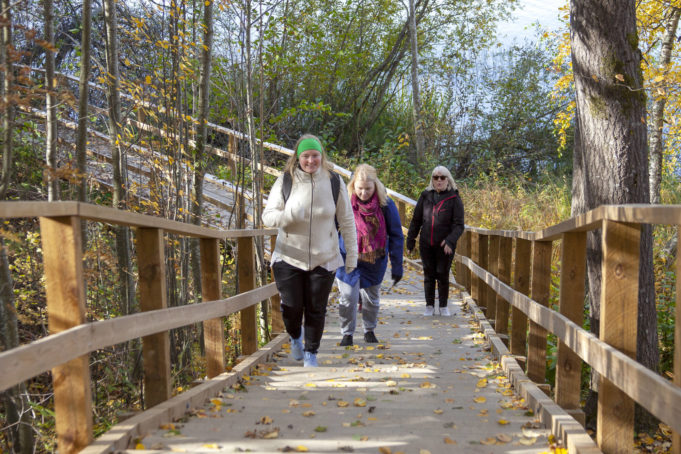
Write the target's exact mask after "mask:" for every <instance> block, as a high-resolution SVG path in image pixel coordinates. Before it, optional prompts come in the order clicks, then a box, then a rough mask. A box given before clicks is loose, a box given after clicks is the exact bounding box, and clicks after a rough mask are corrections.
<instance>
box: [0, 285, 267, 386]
mask: <svg viewBox="0 0 681 454" xmlns="http://www.w3.org/2000/svg"><path fill="white" fill-rule="evenodd" d="M276 294H277V291H276V285H275V284H267V285H266V286H264V287H258V288H256V289H254V290H251V291H248V292H244V293H240V294H238V295H236V296H232V297H230V298H225V299H220V300H215V301H207V302H202V303H200V304H190V305H187V306H177V307H170V308H167V309H159V310H154V311H148V312H140V313H137V314H132V315H125V316H121V317H116V318H111V319H107V320H101V321H96V322H91V323H86V324H83V325H79V326H76V327H74V328H70V329H68V330H66V331H62V332H60V333H57V334H50V335H49V336H46V337H44V338H42V339H39V340H37V341H34V342H31V343H30V344H26V345H22V346H20V347H17V348H15V349H12V350H8V351H5V352H2V353H0V370H2V371H3V372H2V375H0V391H4V390H6V389H7V388H9V387H11V386H13V385H16V384H17V383H21V382H22V381H25V380H27V379H29V378H31V377H35V376H36V375H39V374H41V373H43V372H46V371H48V370H50V369H51V368H53V367H55V366H58V365H59V364H63V363H66V362H68V361H70V360H72V359H74V358H77V357H79V356H82V355H86V354H88V353H91V352H93V351H95V350H99V349H102V348H106V347H110V346H112V345H116V344H119V343H121V342H125V341H128V340H130V339H137V338H140V337H143V336H148V335H150V334H156V333H160V332H164V331H168V330H169V329H173V328H179V327H182V326H186V325H190V324H192V323H197V322H202V321H204V320H209V319H211V318H217V317H224V316H227V315H230V314H233V313H235V312H239V311H240V310H242V309H244V308H247V307H251V306H252V305H254V304H257V303H259V302H260V301H263V300H266V299H267V298H269V297H271V296H274V295H276Z"/></svg>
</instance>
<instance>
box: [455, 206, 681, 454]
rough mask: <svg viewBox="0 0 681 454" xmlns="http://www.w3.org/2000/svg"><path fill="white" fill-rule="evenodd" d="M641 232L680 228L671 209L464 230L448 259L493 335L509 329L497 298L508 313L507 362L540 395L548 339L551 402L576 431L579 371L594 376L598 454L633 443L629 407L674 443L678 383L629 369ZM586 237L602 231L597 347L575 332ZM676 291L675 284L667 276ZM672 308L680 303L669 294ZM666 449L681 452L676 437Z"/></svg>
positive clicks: (618, 209) (678, 211)
mask: <svg viewBox="0 0 681 454" xmlns="http://www.w3.org/2000/svg"><path fill="white" fill-rule="evenodd" d="M642 224H662V225H676V226H679V227H681V205H645V204H630V205H609V206H601V207H598V208H596V209H593V210H591V211H589V212H587V213H584V214H582V215H580V216H577V217H575V218H572V219H569V220H567V221H564V222H561V223H559V224H556V225H553V226H550V227H548V228H546V229H543V230H540V231H537V232H525V231H508V230H489V229H482V228H470V227H467V229H466V231H465V233H464V237H463V240H462V248H460V249H459V251H458V254H457V256H456V261H457V263H458V268H457V270H458V271H459V272H460V273H461V275H462V276H461V280H462V281H463V282H464V283H465V284H466V288H467V289H469V291H470V294H471V296H472V297H473V299H474V300H476V301H479V302H480V303H482V306H483V307H481V309H483V308H484V309H485V315H486V317H487V318H488V319H489V320H490V323H491V324H493V325H494V327H495V329H496V330H497V331H499V330H500V329H501V330H502V331H503V330H504V329H505V327H506V326H507V325H508V322H509V314H508V311H505V310H503V308H502V307H501V306H500V305H499V301H500V300H499V298H501V299H502V300H504V301H506V302H508V303H509V304H510V305H511V307H512V317H511V320H512V323H511V327H512V333H511V338H510V345H511V353H512V354H513V355H514V357H516V358H517V359H518V360H520V361H521V362H523V363H524V364H525V365H526V367H527V375H528V376H529V378H530V379H531V380H533V381H534V382H537V383H539V385H540V386H546V385H545V384H544V381H545V369H546V361H547V359H546V342H547V335H548V334H549V333H550V334H553V335H555V336H556V338H557V339H558V341H559V345H558V356H557V360H556V394H555V399H556V402H557V403H558V404H560V405H561V406H563V407H564V409H565V410H566V411H567V412H568V413H570V414H571V415H573V416H574V417H576V418H578V419H581V421H582V424H583V423H584V420H583V417H584V414H583V412H582V411H581V409H580V405H579V397H580V384H581V383H580V376H581V368H582V361H584V362H586V363H587V364H588V365H589V366H591V368H592V369H593V370H594V371H595V372H597V373H598V374H600V375H599V377H600V380H601V382H600V385H599V393H598V430H597V433H596V435H597V442H598V444H599V447H600V449H602V450H603V451H604V452H605V453H610V452H624V451H627V450H629V449H630V447H631V445H632V443H633V442H634V440H633V435H634V402H637V403H638V404H639V405H641V406H642V407H643V408H645V409H646V410H648V411H649V412H650V413H652V414H653V415H654V416H656V417H657V418H659V419H660V420H662V421H663V422H664V423H666V424H668V425H669V426H670V427H671V428H672V429H673V430H674V431H675V434H676V433H681V387H680V386H679V385H680V384H681V379H678V377H676V376H675V377H674V380H673V381H669V380H666V379H665V378H664V377H662V376H660V375H659V374H657V373H656V372H654V371H652V370H649V369H648V368H646V367H645V366H643V365H642V364H640V363H638V362H637V361H636V359H635V358H636V337H637V332H638V330H637V317H638V280H639V241H640V235H641V225H642ZM595 229H600V230H601V231H602V234H601V242H602V245H603V256H602V263H601V266H602V269H603V284H602V288H601V295H600V298H601V300H600V308H601V313H600V316H599V319H600V338H597V337H596V336H594V335H593V334H591V333H589V332H588V331H586V330H585V329H583V328H582V327H581V324H582V321H583V318H582V316H583V310H584V308H583V304H584V295H585V291H584V289H583V286H584V285H583V283H584V276H585V271H586V252H587V251H586V232H588V231H590V230H595ZM501 240H510V241H513V240H515V242H516V247H515V251H516V254H515V257H514V258H515V271H514V282H513V284H512V285H513V287H512V286H511V284H510V283H509V282H506V283H504V282H502V281H506V280H507V279H506V278H504V276H502V275H501V274H502V273H501V272H500V269H501V266H502V261H506V264H508V261H509V260H511V250H512V248H511V247H506V248H505V251H506V252H504V253H503V254H502V253H500V249H501V248H500V246H499V244H500V241H501ZM556 240H561V241H562V243H561V244H562V249H563V250H562V253H561V267H560V273H561V279H560V282H561V284H560V285H561V287H560V312H557V311H554V310H553V309H551V308H549V307H547V305H548V304H547V303H548V300H549V295H550V292H549V282H550V278H551V267H550V260H549V259H550V256H552V254H553V249H552V247H553V241H556ZM488 245H489V251H488ZM487 260H489V262H490V263H489V266H488V264H487ZM486 268H489V269H486ZM677 268H678V269H681V268H680V267H678V266H677ZM467 272H470V273H471V278H468V277H467ZM530 273H531V284H532V285H531V286H530ZM457 277H458V276H457ZM678 286H681V276H678V275H677V288H678ZM490 291H491V292H494V293H495V294H496V296H497V300H496V302H493V299H492V298H490V297H489V296H488V292H490ZM679 298H681V293H678V294H677V300H678V299H679ZM679 305H681V300H679V301H677V308H678V307H679ZM484 306H487V307H484ZM680 313H681V312H680ZM528 320H529V321H530V329H529V336H528V331H527V328H526V326H527V325H526V323H527V321H528ZM679 332H681V331H678V330H677V335H676V337H675V347H674V348H675V350H676V351H679V350H680V349H681V336H679V335H678V333H679ZM528 347H529V348H528ZM677 359H678V360H679V361H676V360H677ZM677 362H681V356H677V357H676V358H675V368H676V369H675V370H681V369H679V368H680V367H681V365H679V364H676V363H677ZM652 390H654V391H652ZM563 436H564V437H569V435H567V434H564V435H563ZM568 444H569V443H568ZM674 449H675V451H674V452H681V438H679V437H678V436H676V435H675V436H674Z"/></svg>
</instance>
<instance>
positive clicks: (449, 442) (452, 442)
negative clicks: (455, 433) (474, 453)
mask: <svg viewBox="0 0 681 454" xmlns="http://www.w3.org/2000/svg"><path fill="white" fill-rule="evenodd" d="M445 444H446V445H455V444H456V440H452V439H451V438H449V437H445Z"/></svg>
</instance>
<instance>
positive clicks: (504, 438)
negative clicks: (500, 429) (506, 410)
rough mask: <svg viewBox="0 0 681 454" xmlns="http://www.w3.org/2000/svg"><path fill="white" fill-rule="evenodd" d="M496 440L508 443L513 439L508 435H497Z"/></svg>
mask: <svg viewBox="0 0 681 454" xmlns="http://www.w3.org/2000/svg"><path fill="white" fill-rule="evenodd" d="M497 440H499V441H500V442H502V443H510V442H511V441H512V440H513V437H511V436H510V435H508V434H497Z"/></svg>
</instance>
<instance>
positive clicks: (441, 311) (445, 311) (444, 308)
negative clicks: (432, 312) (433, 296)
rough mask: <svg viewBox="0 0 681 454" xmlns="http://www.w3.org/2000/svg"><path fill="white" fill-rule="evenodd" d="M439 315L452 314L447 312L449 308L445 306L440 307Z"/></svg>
mask: <svg viewBox="0 0 681 454" xmlns="http://www.w3.org/2000/svg"><path fill="white" fill-rule="evenodd" d="M440 315H441V316H443V317H451V316H452V314H451V313H450V312H449V308H448V307H447V306H445V307H441V308H440Z"/></svg>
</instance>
